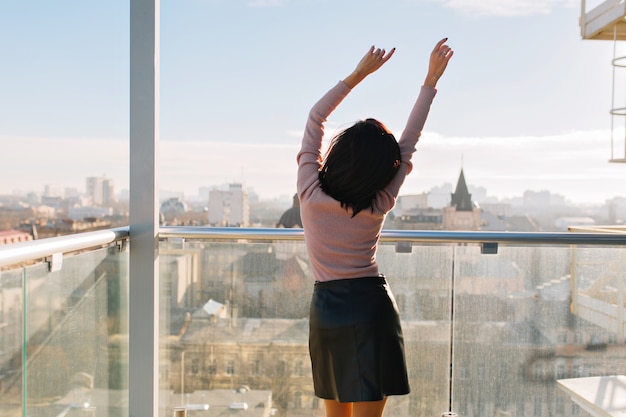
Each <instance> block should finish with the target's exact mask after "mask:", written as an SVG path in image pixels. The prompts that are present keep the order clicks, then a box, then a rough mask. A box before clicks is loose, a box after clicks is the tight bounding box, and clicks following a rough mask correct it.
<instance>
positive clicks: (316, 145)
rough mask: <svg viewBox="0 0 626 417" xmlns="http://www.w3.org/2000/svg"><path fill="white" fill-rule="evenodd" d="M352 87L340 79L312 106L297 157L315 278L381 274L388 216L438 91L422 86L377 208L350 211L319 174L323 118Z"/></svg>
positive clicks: (307, 243) (301, 204)
mask: <svg viewBox="0 0 626 417" xmlns="http://www.w3.org/2000/svg"><path fill="white" fill-rule="evenodd" d="M350 91H351V90H350V87H348V86H347V85H346V84H345V83H344V82H343V81H340V82H339V83H338V84H337V85H336V86H335V87H333V88H332V89H330V90H329V91H328V92H327V93H326V94H325V95H324V96H323V97H322V98H321V99H320V100H319V101H318V102H317V103H316V104H315V105H314V106H313V108H312V109H311V111H310V113H309V118H308V120H307V123H306V128H305V131H304V137H303V139H302V147H301V149H300V152H299V153H298V157H297V161H298V181H297V191H298V197H299V198H300V215H301V218H302V225H303V228H304V237H305V244H306V248H307V252H308V255H309V262H310V265H311V269H312V272H313V276H314V277H315V280H316V281H331V280H337V279H347V278H362V277H373V276H378V275H379V270H378V264H377V263H376V249H377V247H378V239H379V237H380V232H381V230H382V227H383V223H384V221H385V216H386V215H387V213H388V212H389V211H390V210H391V209H392V208H393V206H394V204H395V202H396V198H397V196H398V192H399V191H400V186H401V185H402V183H403V182H404V179H405V178H406V176H407V175H408V174H409V172H411V169H412V164H411V157H412V156H413V153H414V152H415V146H416V144H417V141H418V140H419V137H420V134H421V132H422V129H423V127H424V123H426V118H427V116H428V112H429V110H430V105H431V103H432V101H433V99H434V97H435V94H436V90H435V89H434V88H432V87H426V86H422V88H421V90H420V94H419V96H418V98H417V101H416V102H415V105H414V106H413V109H412V110H411V113H410V115H409V119H408V121H407V125H406V127H405V129H404V131H403V133H402V136H401V137H400V140H399V141H398V144H399V146H400V155H401V164H400V167H399V169H398V172H397V174H396V176H395V177H394V179H393V180H392V181H391V182H390V183H389V185H387V187H385V189H383V190H382V191H380V192H379V193H378V194H377V195H376V199H375V202H374V205H373V210H370V209H369V208H367V209H364V210H362V211H360V212H359V213H358V214H357V215H356V216H354V217H352V210H346V209H345V208H343V207H341V204H340V203H339V201H337V200H335V199H334V198H332V197H330V196H329V195H327V194H326V193H324V191H322V188H321V186H320V183H319V179H318V173H319V170H320V169H321V167H322V159H323V158H322V153H321V149H322V138H323V135H324V123H325V122H326V119H327V118H328V116H329V115H330V114H331V113H332V112H333V110H334V109H335V108H336V107H337V106H338V105H339V103H341V102H342V101H343V99H344V98H345V97H346V96H347V95H348V93H350Z"/></svg>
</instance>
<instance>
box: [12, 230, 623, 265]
mask: <svg viewBox="0 0 626 417" xmlns="http://www.w3.org/2000/svg"><path fill="white" fill-rule="evenodd" d="M129 234H130V233H129V227H128V226H126V227H119V228H114V229H108V230H98V231H94V232H86V233H77V234H73V235H67V236H59V237H52V238H48V239H41V240H33V241H28V242H20V243H14V244H10V245H5V246H0V266H5V265H13V264H17V263H20V262H24V261H29V260H33V259H41V258H45V257H48V256H51V255H53V254H56V253H67V252H72V251H77V250H83V249H88V248H91V247H94V246H99V245H106V244H109V243H113V242H115V241H118V240H121V239H126V238H128V237H129ZM159 238H161V239H172V238H186V239H216V240H233V239H244V240H304V232H303V230H302V229H295V228H294V229H277V228H254V227H251V228H243V227H191V226H162V227H160V228H159ZM380 240H381V241H382V242H420V243H507V244H518V245H593V246H626V233H601V232H593V233H585V232H583V233H581V232H570V233H568V232H563V233H545V232H484V231H450V230H383V231H382V233H381V237H380Z"/></svg>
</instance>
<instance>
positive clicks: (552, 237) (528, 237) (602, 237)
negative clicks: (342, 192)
mask: <svg viewBox="0 0 626 417" xmlns="http://www.w3.org/2000/svg"><path fill="white" fill-rule="evenodd" d="M159 237H160V238H164V239H169V238H188V239H218V240H224V239H231V240H232V239H248V240H303V239H304V232H303V230H302V229H296V228H293V229H274V228H242V227H191V226H161V227H160V228H159ZM380 240H381V241H383V242H385V241H387V242H398V241H411V242H421V243H472V242H474V243H509V244H520V245H521V244H524V245H528V244H534V245H541V244H546V245H548V244H549V245H554V244H556V245H596V246H597V245H600V246H602V245H605V246H616V245H617V246H625V245H626V233H624V234H620V233H595V232H594V233H579V232H563V233H547V232H484V231H475V232H474V231H450V230H383V231H382V232H381V237H380Z"/></svg>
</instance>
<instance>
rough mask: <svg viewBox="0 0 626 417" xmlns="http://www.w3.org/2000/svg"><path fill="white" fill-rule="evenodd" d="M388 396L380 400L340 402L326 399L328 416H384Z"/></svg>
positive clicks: (325, 406)
mask: <svg viewBox="0 0 626 417" xmlns="http://www.w3.org/2000/svg"><path fill="white" fill-rule="evenodd" d="M386 403H387V398H385V399H383V400H380V401H362V402H356V403H340V402H338V401H335V400H324V408H325V409H326V417H382V415H383V410H384V409H385V404H386Z"/></svg>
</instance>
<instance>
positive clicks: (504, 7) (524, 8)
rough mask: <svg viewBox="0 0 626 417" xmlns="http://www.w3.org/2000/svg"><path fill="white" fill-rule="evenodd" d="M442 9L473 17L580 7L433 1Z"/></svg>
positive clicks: (503, 0)
mask: <svg viewBox="0 0 626 417" xmlns="http://www.w3.org/2000/svg"><path fill="white" fill-rule="evenodd" d="M434 1H436V2H438V3H440V4H441V5H442V6H443V7H445V8H448V9H453V10H456V11H457V12H459V13H462V14H468V15H474V16H495V17H512V16H532V15H538V14H549V13H551V12H552V10H554V9H556V8H559V7H568V8H571V7H580V2H579V1H578V0H480V1H477V0H434Z"/></svg>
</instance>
